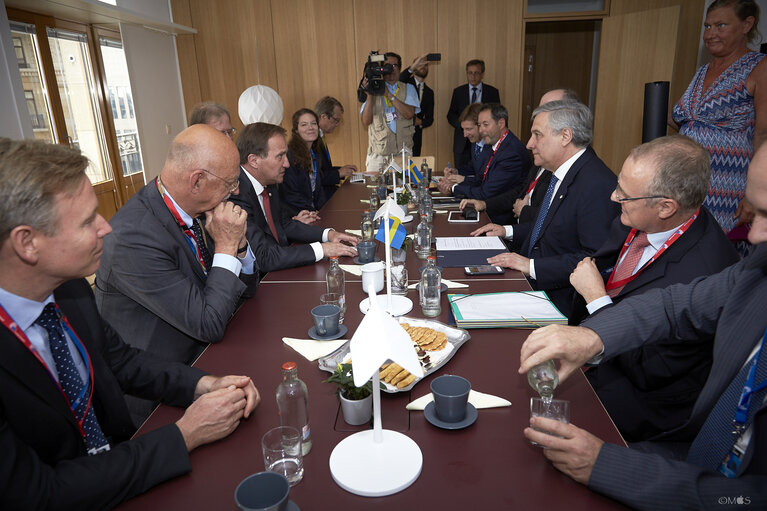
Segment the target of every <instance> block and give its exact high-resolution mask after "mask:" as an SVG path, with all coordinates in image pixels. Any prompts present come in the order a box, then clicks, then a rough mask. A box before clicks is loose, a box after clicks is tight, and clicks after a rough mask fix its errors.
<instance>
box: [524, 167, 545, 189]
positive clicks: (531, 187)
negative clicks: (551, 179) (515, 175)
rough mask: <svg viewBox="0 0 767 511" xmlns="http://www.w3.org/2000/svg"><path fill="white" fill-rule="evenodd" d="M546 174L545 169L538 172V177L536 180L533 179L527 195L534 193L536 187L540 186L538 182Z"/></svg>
mask: <svg viewBox="0 0 767 511" xmlns="http://www.w3.org/2000/svg"><path fill="white" fill-rule="evenodd" d="M544 172H546V171H545V170H544V169H541V170H539V171H538V175H537V176H535V179H533V182H532V183H530V186H529V187H528V188H527V193H526V194H525V195H528V194H529V193H530V192H532V191H533V190H534V189H535V185H536V184H538V180H539V179H540V178H541V176H542V175H543V173H544Z"/></svg>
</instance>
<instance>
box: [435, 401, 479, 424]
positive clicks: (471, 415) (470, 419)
mask: <svg viewBox="0 0 767 511" xmlns="http://www.w3.org/2000/svg"><path fill="white" fill-rule="evenodd" d="M477 415H479V414H478V413H477V409H476V408H474V405H473V404H471V403H466V417H464V418H463V420H462V421H458V422H444V421H441V420H439V418H438V417H437V412H436V411H435V410H434V401H432V402H431V403H429V404H428V405H426V408H424V409H423V416H424V417H426V420H427V421H429V422H430V423H431V424H432V425H434V426H437V427H438V428H442V429H463V428H468V427H469V426H471V425H472V424H474V421H476V420H477Z"/></svg>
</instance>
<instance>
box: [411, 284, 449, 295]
mask: <svg viewBox="0 0 767 511" xmlns="http://www.w3.org/2000/svg"><path fill="white" fill-rule="evenodd" d="M415 290H416V291H418V292H419V293H420V292H421V283H420V282H416V284H415ZM439 292H440V293H446V292H447V284H445V283H444V282H441V283H440V286H439Z"/></svg>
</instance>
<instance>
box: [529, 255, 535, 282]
mask: <svg viewBox="0 0 767 511" xmlns="http://www.w3.org/2000/svg"><path fill="white" fill-rule="evenodd" d="M530 278H531V279H533V280H536V278H535V263H534V262H533V259H530Z"/></svg>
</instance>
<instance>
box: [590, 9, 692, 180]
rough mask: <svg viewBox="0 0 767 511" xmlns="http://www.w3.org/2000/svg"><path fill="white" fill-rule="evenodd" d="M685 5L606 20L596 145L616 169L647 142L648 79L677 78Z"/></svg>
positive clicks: (595, 130)
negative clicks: (644, 134)
mask: <svg viewBox="0 0 767 511" xmlns="http://www.w3.org/2000/svg"><path fill="white" fill-rule="evenodd" d="M679 10H680V9H679V6H673V7H667V8H664V9H653V10H648V11H642V12H636V13H632V14H626V15H623V16H613V17H609V18H604V20H603V21H602V36H601V41H600V45H599V71H598V74H597V93H596V101H595V105H594V142H593V146H594V150H595V151H596V152H597V154H598V155H599V157H600V158H602V160H603V161H604V162H605V164H607V166H608V167H610V168H611V169H612V170H613V172H615V173H616V174H617V173H618V172H620V169H621V166H622V165H623V161H624V160H625V159H626V156H627V155H628V153H629V152H630V151H631V149H633V148H634V147H636V146H637V145H639V144H640V143H641V142H642V110H643V105H644V84H645V83H647V82H654V81H671V78H672V75H673V73H674V62H675V60H676V49H677V33H678V29H679ZM675 99H676V98H670V100H671V101H673V100H675Z"/></svg>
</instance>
